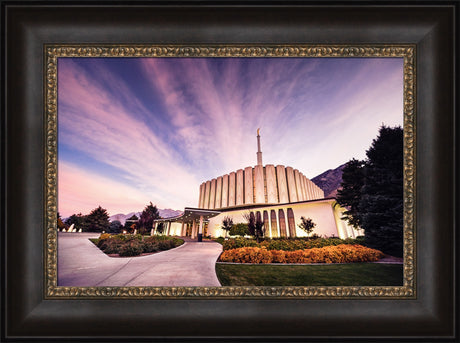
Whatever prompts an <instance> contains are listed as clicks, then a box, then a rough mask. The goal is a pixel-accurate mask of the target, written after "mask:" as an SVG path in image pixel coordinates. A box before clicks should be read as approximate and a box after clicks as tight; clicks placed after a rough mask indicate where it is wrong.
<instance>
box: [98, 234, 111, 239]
mask: <svg viewBox="0 0 460 343" xmlns="http://www.w3.org/2000/svg"><path fill="white" fill-rule="evenodd" d="M110 236H111V235H110V233H101V235H100V236H99V239H107V238H110Z"/></svg>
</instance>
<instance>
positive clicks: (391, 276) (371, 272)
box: [216, 263, 403, 286]
mask: <svg viewBox="0 0 460 343" xmlns="http://www.w3.org/2000/svg"><path fill="white" fill-rule="evenodd" d="M216 272H217V277H218V278H219V281H220V283H221V284H222V286H402V282H403V266H402V265H401V264H376V263H350V264H333V265H300V266H292V265H242V264H219V263H217V264H216Z"/></svg>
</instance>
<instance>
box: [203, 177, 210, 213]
mask: <svg viewBox="0 0 460 343" xmlns="http://www.w3.org/2000/svg"><path fill="white" fill-rule="evenodd" d="M210 193H211V181H206V188H205V192H204V202H203V208H209V194H210Z"/></svg>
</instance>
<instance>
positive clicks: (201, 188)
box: [198, 184, 203, 208]
mask: <svg viewBox="0 0 460 343" xmlns="http://www.w3.org/2000/svg"><path fill="white" fill-rule="evenodd" d="M202 201H203V184H201V185H200V196H199V197H198V208H201V206H202V205H201V202H202Z"/></svg>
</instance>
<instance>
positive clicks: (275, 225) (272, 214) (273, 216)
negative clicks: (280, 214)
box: [270, 210, 279, 238]
mask: <svg viewBox="0 0 460 343" xmlns="http://www.w3.org/2000/svg"><path fill="white" fill-rule="evenodd" d="M270 217H271V218H270V221H271V234H272V238H274V237H279V235H278V223H277V221H276V212H275V210H271V211H270Z"/></svg>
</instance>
